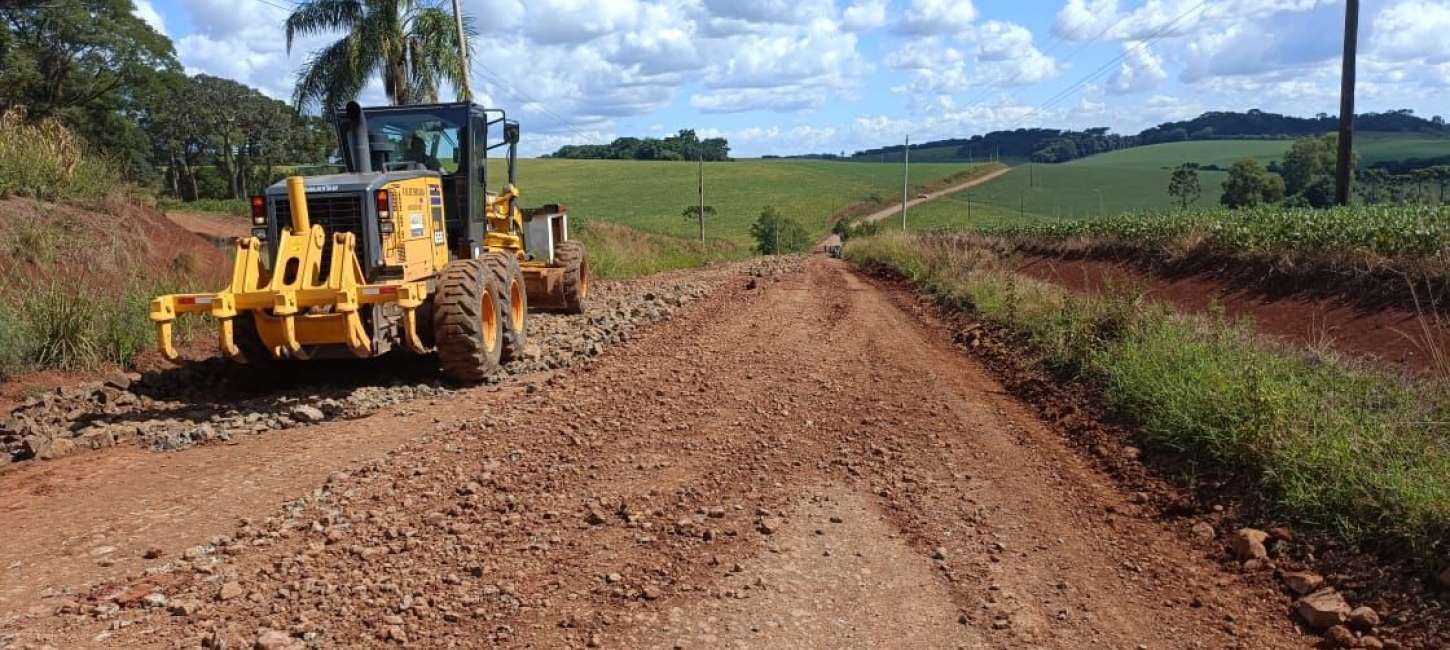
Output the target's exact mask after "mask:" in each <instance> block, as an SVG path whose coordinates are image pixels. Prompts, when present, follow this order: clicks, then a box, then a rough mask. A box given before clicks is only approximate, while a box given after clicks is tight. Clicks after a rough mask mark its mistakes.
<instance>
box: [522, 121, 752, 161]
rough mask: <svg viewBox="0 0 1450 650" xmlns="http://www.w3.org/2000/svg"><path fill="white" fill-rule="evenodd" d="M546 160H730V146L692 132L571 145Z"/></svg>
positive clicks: (723, 140) (682, 131) (685, 131)
mask: <svg viewBox="0 0 1450 650" xmlns="http://www.w3.org/2000/svg"><path fill="white" fill-rule="evenodd" d="M545 157H546V158H591V159H608V160H699V159H701V158H703V159H704V160H707V161H711V162H717V161H724V160H730V143H729V142H728V141H726V139H725V138H705V139H704V140H701V139H700V138H699V136H697V135H696V134H695V131H694V129H681V130H680V131H679V132H678V133H676V134H674V135H671V136H665V137H664V138H629V137H626V138H615V139H614V141H613V142H610V143H609V144H571V145H565V146H563V147H560V148H559V150H558V151H555V152H554V153H553V154H550V155H548V156H545Z"/></svg>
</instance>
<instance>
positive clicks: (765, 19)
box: [704, 0, 835, 25]
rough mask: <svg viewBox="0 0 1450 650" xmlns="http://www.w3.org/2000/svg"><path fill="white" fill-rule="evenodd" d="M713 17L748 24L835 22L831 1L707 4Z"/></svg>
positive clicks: (715, 0) (716, 0)
mask: <svg viewBox="0 0 1450 650" xmlns="http://www.w3.org/2000/svg"><path fill="white" fill-rule="evenodd" d="M704 5H705V8H706V9H708V10H709V12H710V14H711V15H712V16H715V17H717V18H721V19H724V20H727V21H729V20H738V21H744V22H747V23H778V24H785V25H803V24H806V23H809V22H811V21H813V20H816V19H818V18H828V19H829V18H833V17H834V16H835V5H834V4H832V2H831V0H704Z"/></svg>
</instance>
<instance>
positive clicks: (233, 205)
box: [156, 198, 252, 217]
mask: <svg viewBox="0 0 1450 650" xmlns="http://www.w3.org/2000/svg"><path fill="white" fill-rule="evenodd" d="M156 207H157V208H159V209H161V210H165V211H171V210H178V211H183V212H208V213H211V214H225V215H229V216H234V217H245V216H248V215H250V214H251V213H252V204H251V202H250V201H248V200H246V199H197V200H195V201H179V200H177V199H172V198H168V199H163V200H161V201H160V202H159V203H158V204H157V206H156Z"/></svg>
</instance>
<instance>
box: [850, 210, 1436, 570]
mask: <svg viewBox="0 0 1450 650" xmlns="http://www.w3.org/2000/svg"><path fill="white" fill-rule="evenodd" d="M847 257H848V258H849V259H851V260H852V261H853V262H855V263H857V264H860V265H864V266H868V267H882V268H888V269H891V270H893V271H895V272H897V273H899V274H901V275H903V276H905V277H906V278H907V279H909V280H911V281H912V282H914V283H915V284H916V285H917V286H918V287H920V288H921V289H922V290H923V291H925V292H926V293H927V294H928V295H930V296H932V297H933V298H934V299H936V300H937V301H939V302H940V303H941V304H943V305H945V306H947V307H949V308H952V309H958V310H963V311H968V312H970V313H972V314H974V315H975V316H977V317H980V318H982V319H985V320H988V321H991V322H996V323H1000V324H1002V325H1004V326H1007V327H1009V328H1011V329H1014V330H1016V331H1020V332H1023V333H1025V334H1026V335H1027V336H1028V338H1029V339H1030V341H1031V343H1032V345H1033V347H1034V348H1035V350H1036V353H1037V354H1038V355H1039V358H1040V361H1041V363H1043V364H1044V365H1045V366H1046V367H1048V368H1049V369H1051V370H1052V371H1054V372H1055V373H1056V374H1058V375H1059V376H1064V377H1074V378H1077V379H1081V380H1084V381H1087V382H1090V383H1091V384H1092V385H1093V386H1094V387H1096V389H1098V390H1099V391H1100V392H1101V396H1102V399H1103V400H1104V401H1105V404H1106V406H1107V407H1108V409H1109V410H1110V411H1111V412H1112V413H1113V414H1114V415H1116V416H1120V417H1124V418H1126V419H1128V420H1129V421H1132V422H1134V423H1136V425H1137V430H1138V432H1139V434H1140V435H1141V437H1142V443H1143V444H1145V445H1147V446H1149V447H1151V448H1156V449H1159V450H1163V451H1168V452H1175V453H1177V454H1180V455H1181V456H1182V457H1183V458H1185V459H1187V460H1189V461H1192V462H1195V463H1204V464H1208V465H1212V466H1216V467H1219V468H1221V469H1225V470H1231V471H1235V472H1247V473H1249V474H1250V475H1251V476H1250V478H1252V479H1254V480H1256V481H1257V482H1258V483H1259V484H1260V485H1261V486H1262V488H1263V493H1264V496H1265V498H1266V499H1267V502H1268V503H1269V504H1270V505H1271V506H1273V507H1275V508H1277V509H1278V511H1279V512H1280V513H1281V514H1283V515H1284V516H1285V517H1288V518H1291V519H1294V520H1296V521H1298V522H1301V523H1304V524H1309V525H1314V526H1318V527H1322V528H1324V529H1328V530H1332V531H1335V532H1338V533H1339V534H1341V535H1343V536H1344V537H1345V538H1346V539H1349V540H1352V541H1365V540H1367V539H1369V538H1370V537H1371V536H1378V541H1380V542H1382V543H1383V542H1388V541H1399V542H1405V543H1407V544H1408V545H1409V547H1410V548H1411V549H1412V551H1413V552H1415V553H1418V554H1420V558H1421V559H1422V560H1430V559H1431V557H1430V556H1429V555H1427V554H1430V553H1432V552H1434V550H1435V549H1436V546H1437V544H1439V543H1440V540H1442V539H1443V538H1444V536H1445V535H1446V534H1447V533H1450V448H1447V446H1446V445H1445V444H1444V440H1445V435H1446V430H1445V429H1446V426H1447V425H1446V424H1445V423H1446V422H1450V419H1447V415H1450V392H1447V391H1446V390H1445V386H1443V385H1441V384H1439V383H1434V382H1427V381H1420V380H1413V379H1409V378H1405V377H1401V376H1397V375H1391V374H1387V373H1381V372H1378V371H1374V370H1370V369H1366V368H1362V367H1359V366H1357V365H1354V364H1351V363H1348V362H1344V361H1341V360H1338V359H1334V358H1330V357H1326V356H1323V355H1319V354H1315V353H1310V352H1299V351H1292V350H1288V349H1284V348H1281V347H1276V346H1273V345H1270V344H1268V343H1266V342H1264V341H1263V340H1261V339H1258V338H1256V337H1255V336H1254V335H1253V333H1252V332H1251V331H1249V330H1248V329H1247V328H1246V327H1244V326H1241V325H1238V324H1235V323H1231V322H1227V321H1224V320H1222V319H1221V318H1211V317H1194V316H1184V315H1180V314H1177V313H1174V312H1172V311H1171V310H1169V309H1168V308H1166V307H1163V306H1161V305H1157V304H1155V303H1148V302H1143V301H1140V300H1137V299H1135V297H1134V296H1131V295H1108V296H1106V297H1093V296H1081V295H1077V294H1072V293H1070V292H1068V291H1067V290H1064V289H1061V288H1059V287H1056V286H1053V285H1047V284H1043V283H1039V282H1036V281H1033V280H1030V279H1026V278H1023V277H1021V276H1017V275H1015V274H1012V273H1011V272H1010V271H1006V270H1002V269H1004V268H1006V267H1005V266H1000V265H998V264H997V263H996V257H995V254H994V253H992V252H991V250H990V249H989V248H988V247H986V246H983V245H981V240H980V239H978V238H976V237H973V236H965V235H955V236H952V235H904V234H899V233H894V234H889V235H882V236H879V237H874V238H869V239H863V240H856V241H853V242H851V243H850V244H849V245H848V246H847Z"/></svg>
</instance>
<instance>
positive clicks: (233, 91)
mask: <svg viewBox="0 0 1450 650" xmlns="http://www.w3.org/2000/svg"><path fill="white" fill-rule="evenodd" d="M142 126H143V127H144V128H145V130H146V132H147V134H148V135H150V137H151V144H152V149H153V152H154V153H153V155H154V157H155V158H156V160H157V161H158V162H159V163H161V164H162V165H164V166H165V168H166V174H165V177H164V178H163V183H164V185H163V187H165V188H166V189H167V190H168V191H169V192H170V193H171V194H173V195H175V196H177V197H180V198H183V199H186V200H194V199H198V198H242V197H245V196H247V195H248V194H252V193H256V192H258V191H260V190H261V188H262V187H264V186H266V185H268V184H270V183H271V182H273V181H275V180H276V179H277V177H278V173H277V172H276V168H277V167H278V166H279V165H281V164H284V163H320V162H323V161H325V160H326V158H327V155H328V153H329V152H330V151H331V150H332V147H333V135H332V130H331V128H330V127H329V125H328V124H327V122H326V121H325V120H323V119H322V118H319V117H312V116H303V115H299V114H297V112H296V111H294V110H292V108H291V107H289V106H287V105H286V104H285V103H283V102H280V101H277V100H275V99H272V98H270V97H267V96H265V95H263V94H262V93H260V92H258V91H257V90H256V89H253V88H249V87H247V86H245V85H242V84H239V83H237V82H235V81H231V80H229V79H222V78H219V77H212V76H208V75H196V76H194V77H185V76H182V75H175V76H174V78H172V79H170V80H168V82H167V83H166V89H165V91H164V92H159V93H156V94H154V95H153V96H150V97H148V99H147V106H146V110H145V114H144V118H143V120H142Z"/></svg>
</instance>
